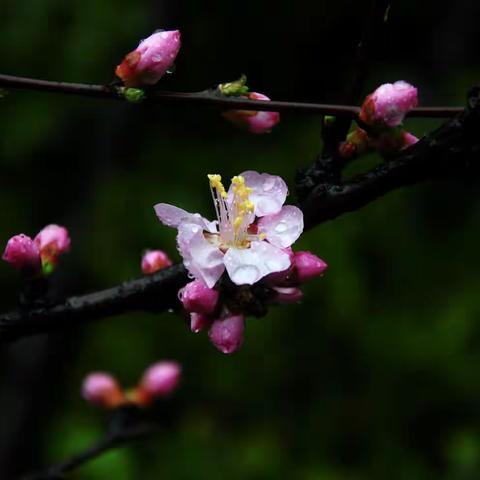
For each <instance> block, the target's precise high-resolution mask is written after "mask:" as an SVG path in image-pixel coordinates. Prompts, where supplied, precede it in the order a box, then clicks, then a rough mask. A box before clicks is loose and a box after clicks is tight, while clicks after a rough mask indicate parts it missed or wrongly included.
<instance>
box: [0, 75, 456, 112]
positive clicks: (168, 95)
mask: <svg viewBox="0 0 480 480" xmlns="http://www.w3.org/2000/svg"><path fill="white" fill-rule="evenodd" d="M0 88H7V89H8V88H10V89H23V90H33V91H37V92H51V93H61V94H66V95H80V96H85V97H93V98H101V99H113V100H123V101H125V100H124V99H123V97H122V96H121V95H120V92H119V89H118V88H117V87H113V86H107V85H89V84H83V83H67V82H52V81H47V80H38V79H34V78H25V77H15V76H12V75H2V74H0ZM144 102H147V103H175V104H181V103H183V104H187V105H189V104H196V105H206V106H208V105H210V106H214V107H218V108H222V109H248V110H263V111H265V110H269V111H277V112H301V113H315V114H320V115H333V116H337V117H348V118H354V117H356V116H357V115H358V113H359V111H360V108H359V107H356V106H352V105H329V104H320V103H300V102H280V101H270V102H268V103H266V102H264V101H261V100H248V99H245V98H240V97H224V96H222V95H220V94H219V93H218V92H217V91H216V90H206V91H203V92H193V93H181V92H163V91H158V90H149V91H147V98H146V99H145V100H144ZM461 110H462V108H459V107H422V108H416V109H413V110H412V111H411V112H410V114H409V116H410V117H423V118H448V117H451V116H452V115H455V114H458V113H460V112H461Z"/></svg>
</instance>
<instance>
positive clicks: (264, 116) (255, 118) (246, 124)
mask: <svg viewBox="0 0 480 480" xmlns="http://www.w3.org/2000/svg"><path fill="white" fill-rule="evenodd" d="M246 98H249V99H250V100H262V101H267V102H268V101H270V99H269V98H268V97H267V96H265V95H262V94H261V93H255V92H252V93H250V94H248V96H247V97H246ZM223 116H224V118H226V119H227V120H228V121H230V122H232V123H233V124H234V125H236V126H237V127H239V128H242V129H244V130H247V131H249V132H251V133H268V132H270V131H271V130H272V128H273V127H274V126H275V125H276V124H277V123H278V122H280V114H279V113H278V112H263V111H258V112H257V111H254V110H228V111H227V112H225V113H223Z"/></svg>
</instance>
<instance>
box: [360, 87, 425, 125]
mask: <svg viewBox="0 0 480 480" xmlns="http://www.w3.org/2000/svg"><path fill="white" fill-rule="evenodd" d="M417 104H418V99H417V89H416V88H415V87H413V86H412V85H410V84H409V83H407V82H404V81H398V82H395V83H393V84H392V83H385V84H384V85H381V86H380V87H378V88H377V89H376V90H375V91H374V92H373V93H372V94H370V95H368V96H367V98H366V99H365V102H364V103H363V105H362V109H361V111H360V119H361V120H362V121H363V122H365V123H367V124H369V125H373V124H375V123H379V124H385V125H387V126H388V127H396V126H398V125H400V124H401V123H402V122H403V119H404V118H405V115H406V114H407V113H408V112H409V111H410V110H411V109H412V108H415V107H416V106H417Z"/></svg>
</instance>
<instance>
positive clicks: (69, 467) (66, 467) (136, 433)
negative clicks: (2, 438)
mask: <svg viewBox="0 0 480 480" xmlns="http://www.w3.org/2000/svg"><path fill="white" fill-rule="evenodd" d="M125 420H127V422H128V423H125ZM158 430H159V427H158V425H156V424H154V423H151V422H147V421H145V420H143V416H142V414H141V412H139V411H138V409H137V408H136V407H134V406H130V407H129V406H127V407H121V408H120V409H119V410H118V411H116V412H114V415H113V417H112V420H111V423H110V425H109V428H108V429H107V433H106V435H105V436H104V437H103V438H101V439H100V440H99V441H97V442H96V443H95V444H93V445H91V446H90V447H88V448H86V449H85V450H83V451H81V452H79V453H77V454H75V455H73V456H72V457H70V458H69V459H67V460H65V461H63V462H61V463H59V464H57V465H54V466H52V467H49V468H47V469H46V470H45V471H43V472H40V473H35V474H31V475H27V476H26V477H24V480H61V479H63V478H65V474H67V473H69V472H72V471H73V470H76V469H77V468H79V467H81V466H82V465H84V464H86V463H88V462H90V461H91V460H94V459H96V458H98V457H99V456H101V455H102V454H104V453H105V452H108V451H109V450H113V449H115V448H119V447H122V446H124V445H126V444H129V443H132V442H135V441H137V440H141V439H143V438H145V437H147V436H149V435H151V434H153V433H155V432H158Z"/></svg>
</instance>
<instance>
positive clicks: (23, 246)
mask: <svg viewBox="0 0 480 480" xmlns="http://www.w3.org/2000/svg"><path fill="white" fill-rule="evenodd" d="M2 258H3V260H5V261H6V262H8V263H9V264H10V265H12V267H14V268H16V269H18V270H20V271H21V272H22V273H23V274H25V275H28V276H35V275H38V274H39V273H40V272H41V271H42V262H41V258H40V250H39V249H38V246H37V245H36V243H35V242H34V241H33V240H32V239H31V238H30V237H28V236H27V235H24V234H23V233H21V234H20V235H15V236H14V237H12V238H10V240H9V241H8V242H7V245H6V247H5V251H4V252H3V256H2Z"/></svg>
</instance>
